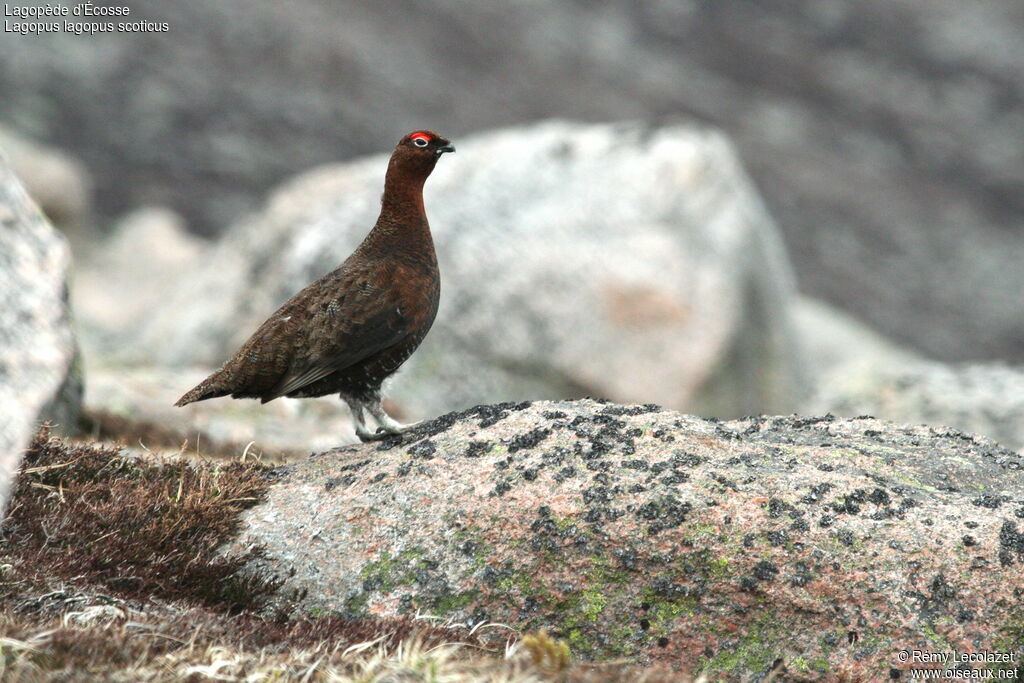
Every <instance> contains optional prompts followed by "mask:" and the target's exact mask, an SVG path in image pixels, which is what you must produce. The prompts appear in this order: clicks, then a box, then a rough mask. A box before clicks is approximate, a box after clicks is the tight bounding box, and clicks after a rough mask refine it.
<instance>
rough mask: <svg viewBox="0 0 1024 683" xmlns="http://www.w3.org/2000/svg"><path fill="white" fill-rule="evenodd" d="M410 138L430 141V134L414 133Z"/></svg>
mask: <svg viewBox="0 0 1024 683" xmlns="http://www.w3.org/2000/svg"><path fill="white" fill-rule="evenodd" d="M409 139H410V140H426V141H427V142H430V136H429V135H427V134H426V133H413V134H412V135H410V136H409Z"/></svg>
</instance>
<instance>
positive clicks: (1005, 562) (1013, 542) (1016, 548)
mask: <svg viewBox="0 0 1024 683" xmlns="http://www.w3.org/2000/svg"><path fill="white" fill-rule="evenodd" d="M1022 554H1024V533H1021V532H1019V531H1017V524H1016V523H1015V522H1011V521H1010V520H1005V521H1004V522H1003V526H1002V527H1000V529H999V563H1000V564H1001V565H1002V566H1004V567H1007V566H1009V565H1012V564H1013V563H1014V561H1015V560H1016V558H1018V557H1019V556H1020V555H1022Z"/></svg>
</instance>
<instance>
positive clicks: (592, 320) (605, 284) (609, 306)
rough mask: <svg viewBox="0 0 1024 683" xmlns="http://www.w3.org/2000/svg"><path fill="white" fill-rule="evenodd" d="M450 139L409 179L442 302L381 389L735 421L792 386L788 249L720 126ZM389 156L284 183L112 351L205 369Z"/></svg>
mask: <svg viewBox="0 0 1024 683" xmlns="http://www.w3.org/2000/svg"><path fill="white" fill-rule="evenodd" d="M455 143H456V146H457V147H458V150H459V151H458V153H457V154H455V155H454V156H453V158H452V159H446V160H445V161H446V163H444V164H439V166H438V168H437V170H435V171H434V174H433V175H432V177H431V178H430V181H429V182H428V183H427V187H426V191H425V199H426V206H427V214H428V215H429V217H430V223H431V227H432V230H433V233H434V239H435V243H436V247H437V253H438V258H439V260H440V267H441V279H442V285H441V308H440V311H439V314H438V318H437V321H436V322H435V324H434V327H433V329H432V330H431V332H430V334H429V335H428V336H427V339H426V341H425V342H424V344H423V346H422V347H421V348H420V350H419V351H417V353H416V354H414V356H413V357H412V359H411V360H410V361H409V362H408V363H407V365H406V370H405V371H404V373H403V375H401V376H399V378H397V379H396V381H395V383H394V387H393V390H392V391H390V392H389V395H390V396H391V397H392V399H393V400H394V401H395V402H396V403H398V404H399V405H401V406H402V407H403V408H404V409H405V411H406V413H407V414H409V415H410V416H414V417H425V416H434V415H438V414H441V413H445V412H448V411H450V410H455V409H461V408H466V407H469V406H472V405H477V404H479V403H483V402H493V401H496V400H523V399H536V398H578V397H581V396H584V395H594V396H608V397H610V398H612V399H615V400H620V401H657V402H659V403H661V404H664V405H669V406H671V407H674V408H685V409H687V410H691V411H693V412H697V413H700V414H711V415H717V416H733V417H735V416H738V415H746V414H753V413H757V412H779V411H781V412H785V411H789V410H795V409H796V407H797V405H798V401H799V400H800V398H801V397H802V396H804V395H805V394H806V393H808V391H807V386H808V381H807V378H806V377H805V375H804V373H803V372H802V370H803V365H802V362H801V361H800V348H801V346H800V340H799V338H798V337H797V335H796V333H795V332H794V327H793V325H792V321H791V316H790V307H791V303H792V299H793V297H794V295H795V290H794V286H793V282H792V278H791V273H790V270H789V263H788V260H787V258H786V255H785V252H784V250H783V249H782V245H781V241H780V238H779V234H778V231H777V229H776V228H775V226H774V224H773V223H772V221H771V218H770V217H769V216H768V214H767V212H766V211H765V210H764V207H763V206H762V204H761V201H760V199H759V197H758V195H757V193H756V191H755V189H754V188H753V186H752V185H751V183H750V182H749V180H748V179H747V177H746V175H745V174H744V172H743V169H742V167H741V166H740V164H739V162H738V160H737V158H736V155H735V153H734V151H733V149H732V147H731V145H730V144H729V142H728V141H727V140H726V139H725V138H724V137H723V136H722V135H721V134H719V133H717V132H714V131H711V130H706V129H701V128H697V127H694V126H689V125H673V126H666V127H660V128H651V127H646V126H641V125H632V124H620V125H586V124H580V123H570V122H563V121H551V122H547V123H542V124H538V125H534V126H528V127H520V128H512V129H507V130H502V131H493V132H490V133H487V134H486V135H479V136H476V137H468V138H465V139H456V140H455ZM385 167H386V158H385V157H384V156H377V157H371V158H369V159H364V160H360V161H357V162H353V163H351V164H347V165H343V166H332V167H325V168H322V169H319V170H317V171H314V172H311V173H309V174H307V175H305V176H302V177H300V178H298V179H296V180H295V181H294V182H292V183H290V184H289V185H287V186H285V187H284V188H282V189H281V190H280V191H278V192H277V193H276V194H275V195H274V196H273V197H272V198H271V200H270V202H269V205H268V207H267V209H266V210H265V212H264V213H262V214H261V215H259V216H257V217H255V218H254V219H253V220H250V221H248V222H245V223H242V224H240V225H238V226H236V227H235V228H234V229H233V230H232V231H231V232H230V233H229V234H228V235H227V236H226V237H225V238H224V239H223V240H222V241H221V242H220V243H219V245H218V246H217V247H216V248H215V249H213V250H211V251H210V253H209V255H208V257H207V258H206V259H205V260H204V261H203V262H202V263H201V264H199V265H198V266H197V269H196V270H194V271H186V272H185V273H184V274H183V277H182V279H181V281H180V283H179V284H178V285H177V286H175V287H174V288H173V292H172V293H171V294H170V295H169V296H168V297H167V299H166V301H165V302H164V304H163V305H162V306H161V307H160V309H159V310H157V311H155V312H154V314H153V316H152V317H151V318H150V319H149V320H147V321H146V324H145V327H144V328H143V331H142V335H141V339H140V340H138V341H137V342H136V343H132V344H127V345H126V347H128V348H132V349H134V350H136V351H139V352H141V353H142V354H143V355H144V356H146V357H145V358H143V359H142V360H146V361H149V360H152V361H156V362H157V363H161V364H166V365H170V366H180V365H211V366H214V367H216V366H217V365H219V364H220V363H221V362H223V361H224V359H225V358H227V357H228V355H229V354H231V353H233V352H234V351H235V349H237V347H238V346H239V345H241V343H242V342H244V340H245V339H246V338H247V337H248V336H249V335H250V334H251V333H252V332H253V331H254V330H255V329H256V328H257V327H258V326H259V325H260V323H262V322H263V320H264V319H265V318H266V317H267V316H268V315H269V314H270V313H272V312H273V311H274V310H275V308H276V307H277V306H278V305H279V304H280V303H282V302H283V301H285V300H286V299H287V298H288V297H290V296H291V295H293V294H294V293H295V292H297V291H298V290H299V289H301V288H302V287H304V286H305V285H306V284H307V283H309V282H311V281H313V280H315V279H316V278H318V277H320V276H321V275H323V274H324V273H326V272H328V271H329V270H331V269H332V268H334V267H335V266H336V265H337V264H338V263H340V262H341V261H342V260H343V259H344V258H346V257H347V256H348V255H349V253H351V251H352V250H353V249H354V248H355V247H356V245H357V244H358V243H359V241H360V240H362V239H363V237H364V236H365V235H366V233H367V231H368V230H369V228H370V227H371V226H372V225H373V222H374V220H375V219H376V217H377V214H378V213H379V211H380V193H381V188H382V183H383V175H384V169H385Z"/></svg>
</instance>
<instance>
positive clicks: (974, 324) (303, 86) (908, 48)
mask: <svg viewBox="0 0 1024 683" xmlns="http://www.w3.org/2000/svg"><path fill="white" fill-rule="evenodd" d="M543 7H544V11H538V5H537V4H536V3H534V2H526V1H522V0H521V1H519V2H504V3H472V2H466V0H438V1H437V2H430V3H424V2H415V1H413V0H376V1H375V2H373V3H339V2H333V1H329V0H294V1H293V2H290V3H287V4H282V3H281V2H279V0H191V1H190V2H167V1H166V0H132V3H131V17H130V18H131V19H132V20H133V21H134V20H147V21H152V22H167V23H168V29H169V30H168V31H167V32H162V33H154V32H140V33H134V34H132V33H112V34H98V35H93V36H88V39H83V37H82V36H78V35H73V34H71V33H68V32H60V33H49V34H43V35H29V36H19V35H14V34H9V35H5V40H3V41H0V64H3V65H4V67H5V68H4V69H2V70H0V101H2V102H3V105H4V106H3V109H2V112H0V117H2V118H3V119H4V120H6V121H8V122H9V123H11V124H12V125H15V126H17V127H18V128H19V129H20V130H22V131H23V132H25V133H28V134H31V135H33V136H36V137H38V138H40V139H45V140H48V141H49V142H51V143H53V144H56V145H58V146H59V147H61V148H63V149H67V150H69V151H71V152H72V153H73V154H75V155H76V156H78V157H80V158H82V159H83V160H84V161H85V162H86V163H87V164H88V165H89V168H90V170H91V171H92V172H93V174H94V177H95V178H96V184H97V198H98V204H99V206H100V209H101V210H102V211H103V213H104V214H105V215H106V216H107V217H108V218H110V217H113V216H116V215H119V214H121V213H123V212H125V211H126V210H128V209H130V208H132V207H134V206H137V205H141V204H153V203H157V204H166V205H169V206H171V207H172V208H174V209H175V210H177V211H179V212H181V213H183V214H184V215H185V216H186V218H187V219H188V222H189V223H190V224H191V225H194V226H198V227H200V228H201V229H203V230H205V231H207V232H213V231H215V230H217V229H219V228H222V227H224V226H226V225H228V224H229V223H230V222H232V221H234V220H235V219H236V217H237V216H238V215H240V212H241V211H243V210H251V209H252V208H254V207H255V206H256V205H257V204H258V202H259V200H260V197H262V196H263V194H264V193H265V192H266V191H267V190H268V189H269V188H270V187H272V186H273V185H275V184H277V183H279V182H281V180H283V179H284V178H287V177H289V176H291V175H292V174H294V173H296V172H298V171H300V170H302V169H305V168H309V167H310V166H313V165H315V164H319V163H325V162H327V161H331V160H335V159H346V158H352V157H354V156H356V155H359V154H366V153H369V152H370V151H372V150H379V149H384V148H385V146H386V145H388V144H391V143H393V141H394V140H395V139H396V138H397V136H399V135H401V134H402V133H404V132H406V131H407V130H412V129H414V128H418V127H423V126H428V127H436V128H438V129H440V130H444V131H445V132H447V133H449V134H451V135H454V136H456V137H457V138H463V137H465V134H466V133H467V132H469V131H479V130H486V129H489V128H492V127H494V126H495V125H509V124H512V123H519V122H524V121H529V120H534V119H536V118H538V117H543V116H552V115H556V116H575V117H581V118H586V119H588V120H621V119H624V118H646V119H653V118H657V117H663V116H671V115H676V114H678V113H680V112H686V113H687V114H689V115H693V116H697V117H700V118H701V119H703V120H707V121H710V122H712V123H713V124H714V125H716V126H718V127H720V128H722V129H724V130H725V131H727V132H728V134H729V135H730V137H731V138H732V139H733V140H735V141H736V144H737V146H738V148H739V150H740V153H741V155H742V157H743V159H744V161H745V162H746V163H747V164H748V165H749V168H750V171H751V174H752V175H753V177H754V178H755V180H756V181H757V183H758V184H759V185H760V186H761V187H762V188H763V190H764V193H765V196H766V198H767V200H768V203H769V206H770V208H771V210H772V213H773V215H775V216H776V218H778V219H779V222H780V225H781V226H782V229H783V230H785V232H786V237H787V238H788V243H789V246H790V248H791V250H792V252H793V254H794V255H795V262H796V266H797V270H798V274H799V276H800V278H801V283H802V284H803V285H804V287H805V288H806V289H807V291H809V292H811V293H813V294H815V295H817V296H822V297H825V298H827V299H828V300H830V301H831V302H833V303H839V304H841V305H842V306H843V307H845V308H847V309H848V310H853V311H854V312H855V313H857V314H858V315H861V316H862V317H864V318H865V319H866V320H868V321H869V322H871V323H872V324H874V325H875V326H877V327H878V328H879V329H880V330H881V331H883V332H884V333H886V334H888V335H889V336H892V337H894V338H897V339H898V340H899V341H901V342H907V343H911V344H912V345H914V346H916V347H918V348H921V349H924V350H926V351H927V352H929V353H931V354H933V355H936V356H938V357H942V358H945V359H965V358H981V357H988V358H1000V357H1002V358H1011V357H1012V358H1014V359H1016V360H1022V359H1024V344H1022V342H1021V340H1022V339H1024V333H1022V322H1021V321H1022V320H1024V297H1021V296H1020V295H1019V293H1020V291H1022V290H1024V269H1021V268H1020V267H1019V264H1020V263H1021V261H1022V259H1024V235H1022V231H1021V230H1020V224H1021V220H1022V216H1024V202H1022V199H1021V198H1022V197H1024V192H1022V191H1021V188H1022V187H1024V161H1022V148H1021V146H1020V145H1019V144H1016V141H1018V140H1019V139H1020V138H1021V137H1022V133H1024V118H1022V117H1021V115H1020V109H1021V108H1020V102H1021V100H1022V98H1024V79H1021V78H1020V74H1021V72H1022V70H1024V43H1022V42H1021V40H1020V35H1021V32H1022V31H1024V13H1022V12H1021V11H1020V7H1021V5H1020V0H986V1H985V2H964V1H963V0H901V1H900V2H897V3H894V2H891V1H890V0H828V1H827V2H823V1H822V0H786V1H782V0H765V1H762V2H711V1H708V2H696V1H695V0H676V1H666V0H637V1H636V2H629V3H623V2H619V1H617V0H591V1H590V2H585V3H584V2H558V3H545V4H544V6H543ZM128 64H130V65H131V68H126V65H128ZM254 64H259V68H253V65H254ZM952 311H955V312H956V313H955V315H954V314H951V312H952Z"/></svg>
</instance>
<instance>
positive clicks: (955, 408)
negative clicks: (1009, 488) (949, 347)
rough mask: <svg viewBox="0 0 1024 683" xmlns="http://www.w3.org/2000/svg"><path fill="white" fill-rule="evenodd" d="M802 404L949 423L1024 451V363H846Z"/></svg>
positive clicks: (902, 419)
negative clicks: (1023, 364)
mask: <svg viewBox="0 0 1024 683" xmlns="http://www.w3.org/2000/svg"><path fill="white" fill-rule="evenodd" d="M807 407H808V409H810V410H814V411H821V412H825V411H831V412H833V413H836V414H840V415H864V414H870V415H875V416H877V417H880V418H884V419H886V420H894V421H898V422H909V423H927V424H933V425H936V424H944V425H950V426H951V427H955V428H957V429H962V430H965V431H970V432H975V433H977V434H984V435H985V436H987V437H989V438H991V439H995V440H997V441H999V442H1000V443H1001V444H1003V445H1005V446H1008V447H1010V448H1015V449H1017V450H1020V451H1024V368H1021V367H1015V366H1011V365H1005V364H1000V363H974V364H962V365H946V364H943V363H935V362H928V361H913V362H908V363H905V364H900V365H893V364H879V365H868V364H862V365H859V366H858V365H848V366H846V367H841V368H838V369H837V370H836V371H835V372H832V373H829V374H826V375H825V377H824V380H823V382H822V384H821V386H820V387H819V388H818V391H817V394H816V395H815V396H814V397H813V398H812V399H811V400H810V401H809V402H808V406H807Z"/></svg>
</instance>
